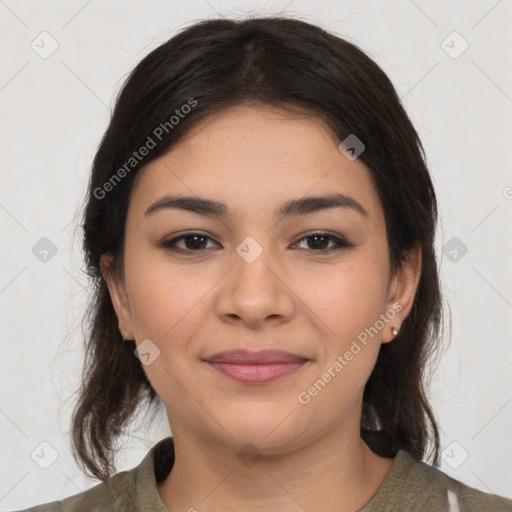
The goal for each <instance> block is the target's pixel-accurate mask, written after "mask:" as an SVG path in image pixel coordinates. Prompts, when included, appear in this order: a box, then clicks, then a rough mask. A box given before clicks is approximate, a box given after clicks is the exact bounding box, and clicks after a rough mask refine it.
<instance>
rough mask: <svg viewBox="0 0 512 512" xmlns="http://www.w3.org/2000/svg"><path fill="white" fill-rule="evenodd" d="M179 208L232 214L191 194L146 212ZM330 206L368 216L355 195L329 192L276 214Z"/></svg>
mask: <svg viewBox="0 0 512 512" xmlns="http://www.w3.org/2000/svg"><path fill="white" fill-rule="evenodd" d="M169 208H170V209H178V210H185V211H189V212H194V213H198V214H200V215H206V216H213V217H227V216H230V215H232V213H231V211H230V209H229V208H228V207H227V206H226V205H225V204H224V203H220V202H218V201H213V200H211V199H205V198H202V197H190V196H171V195H166V196H164V197H162V198H160V199H158V200H157V201H155V202H154V203H153V204H152V205H151V206H149V207H148V208H147V210H146V211H145V213H144V216H145V217H149V216H151V215H153V214H154V213H156V212H158V211H162V210H166V209H169ZM329 208H348V209H352V210H353V211H356V212H357V213H359V214H361V215H363V216H365V217H368V216H369V215H368V212H367V211H366V210H365V208H364V207H363V206H362V205H361V203H359V202H358V201H356V200H355V199H354V198H353V197H350V196H346V195H343V194H329V195H325V196H309V197H302V198H300V199H291V200H289V201H286V202H285V203H283V204H282V205H281V206H280V207H279V208H278V210H277V211H276V212H274V215H275V216H276V217H277V218H282V217H288V216H293V215H306V214H308V213H314V212H317V211H321V210H326V209H329Z"/></svg>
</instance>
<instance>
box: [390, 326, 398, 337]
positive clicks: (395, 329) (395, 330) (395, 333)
mask: <svg viewBox="0 0 512 512" xmlns="http://www.w3.org/2000/svg"><path fill="white" fill-rule="evenodd" d="M391 332H392V333H393V336H396V335H397V334H398V329H397V328H396V327H392V328H391Z"/></svg>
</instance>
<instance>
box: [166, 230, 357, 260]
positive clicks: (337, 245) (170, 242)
mask: <svg viewBox="0 0 512 512" xmlns="http://www.w3.org/2000/svg"><path fill="white" fill-rule="evenodd" d="M193 236H200V237H202V238H205V239H207V240H209V241H213V242H215V243H217V241H216V240H215V239H214V238H213V237H212V236H210V235H209V234H208V233H205V232H201V231H186V232H184V233H181V234H178V235H177V236H173V237H172V238H170V239H166V240H164V241H162V242H161V243H160V246H161V247H162V248H164V249H167V250H172V251H173V252H176V253H181V254H190V255H191V254H194V253H196V254H198V255H199V254H201V253H204V252H206V251H209V250H210V249H211V248H206V249H198V250H193V249H182V248H181V247H177V245H176V244H177V243H178V242H180V241H181V240H184V239H185V238H189V237H193ZM313 236H320V237H324V238H327V239H328V240H329V242H330V243H333V244H334V246H331V247H330V248H327V249H318V250H315V249H305V251H306V252H310V253H318V254H319V255H322V254H328V253H331V252H336V251H340V250H342V249H347V248H349V247H354V246H355V244H352V243H350V242H349V241H348V240H347V238H346V237H345V236H343V235H341V234H338V233H336V234H334V233H331V232H329V231H323V230H312V231H309V232H306V233H303V234H302V235H301V236H300V238H298V239H297V240H296V241H295V242H294V243H293V245H292V247H293V246H296V245H297V244H298V243H300V242H302V241H304V240H306V239H308V238H311V237H313ZM207 243H208V242H207Z"/></svg>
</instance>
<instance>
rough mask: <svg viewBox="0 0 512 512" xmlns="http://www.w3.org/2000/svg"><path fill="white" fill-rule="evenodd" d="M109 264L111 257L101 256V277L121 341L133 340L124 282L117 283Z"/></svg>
mask: <svg viewBox="0 0 512 512" xmlns="http://www.w3.org/2000/svg"><path fill="white" fill-rule="evenodd" d="M111 264H112V256H111V255H110V254H102V255H101V258H100V270H101V275H102V276H103V279H104V280H105V282H106V283H107V286H108V290H109V293H110V299H111V300H112V305H113V306H114V310H115V312H116V316H117V320H118V324H119V332H120V333H121V336H122V337H123V339H125V340H133V339H134V338H135V336H134V329H133V323H132V317H131V313H130V306H129V301H128V294H127V293H126V286H125V284H124V282H119V278H118V277H117V276H115V275H114V272H113V271H112V268H111Z"/></svg>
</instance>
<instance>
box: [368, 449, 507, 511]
mask: <svg viewBox="0 0 512 512" xmlns="http://www.w3.org/2000/svg"><path fill="white" fill-rule="evenodd" d="M377 510H378V511H379V512H388V511H389V512H391V511H393V512H398V511H410V510H414V511H418V512H419V511H424V512H427V511H428V512H438V511H439V512H481V511H484V510H492V511H493V512H512V500H510V499H507V498H504V497H502V496H498V495H496V494H489V493H486V492H483V491H480V490H478V489H475V488H473V487H469V486H468V485H466V484H464V483H463V482H460V481H459V480H456V479H454V478H452V477H450V476H448V475H447V474H446V473H443V472H442V471H441V470H439V469H437V468H435V467H433V466H430V465H429V464H426V463H424V462H419V461H416V460H415V459H413V457H412V456H411V455H410V454H409V453H408V452H406V451H405V450H401V451H399V452H398V454H397V457H396V459H395V462H394V464H393V467H392V468H391V471H390V472H389V474H388V475H387V476H386V478H385V479H384V482H383V483H382V485H381V487H380V488H379V490H378V491H377V493H376V494H375V495H374V497H373V498H372V499H371V500H370V502H369V503H368V504H367V505H366V506H365V507H363V509H361V512H363V511H364V512H374V511H377Z"/></svg>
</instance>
